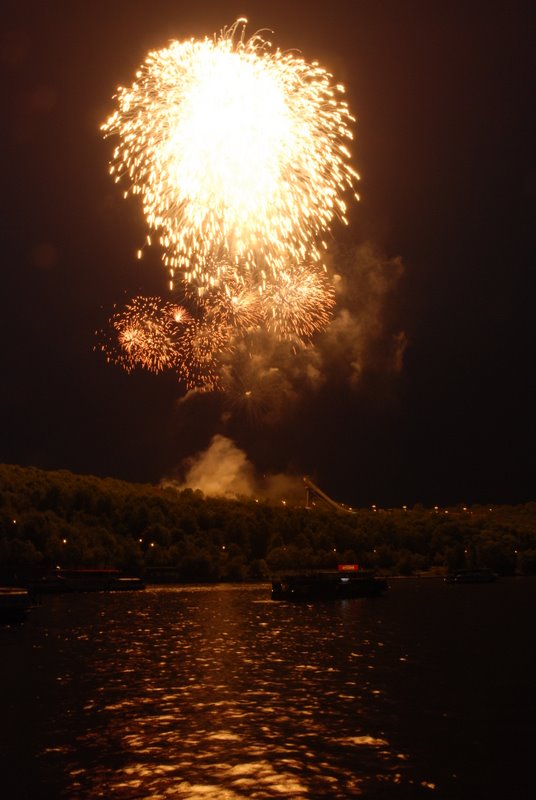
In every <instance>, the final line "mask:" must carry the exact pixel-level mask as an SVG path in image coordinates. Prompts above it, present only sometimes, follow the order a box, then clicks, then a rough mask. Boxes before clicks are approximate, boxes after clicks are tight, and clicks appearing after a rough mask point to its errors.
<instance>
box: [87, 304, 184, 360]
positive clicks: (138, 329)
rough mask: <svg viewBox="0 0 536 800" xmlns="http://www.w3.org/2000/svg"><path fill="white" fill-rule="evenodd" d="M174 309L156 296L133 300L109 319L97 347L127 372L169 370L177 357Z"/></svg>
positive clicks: (178, 325)
mask: <svg viewBox="0 0 536 800" xmlns="http://www.w3.org/2000/svg"><path fill="white" fill-rule="evenodd" d="M176 316H177V307H176V306H173V305H172V304H171V303H166V302H164V301H162V300H161V299H160V298H158V297H136V298H134V299H133V300H132V301H131V302H130V303H127V305H126V306H125V308H124V309H123V310H121V311H118V312H116V313H115V314H114V315H113V316H112V317H111V319H110V330H109V331H107V332H104V333H101V341H100V342H99V344H98V345H97V348H98V349H100V350H102V351H103V352H104V354H105V355H106V358H107V360H108V361H110V362H112V363H114V364H118V365H119V366H121V367H123V369H125V370H126V371H127V372H132V370H133V369H135V368H136V367H143V368H144V369H147V370H149V372H155V373H158V372H162V371H163V370H165V369H172V368H173V367H174V366H175V365H176V362H177V359H178V357H179V350H178V347H177V335H178V331H179V330H180V322H179V321H178V320H177V319H176Z"/></svg>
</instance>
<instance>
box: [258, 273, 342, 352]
mask: <svg viewBox="0 0 536 800" xmlns="http://www.w3.org/2000/svg"><path fill="white" fill-rule="evenodd" d="M261 305H262V314H263V321H264V326H265V328H266V330H268V331H269V332H270V333H274V334H275V335H276V336H277V337H278V338H280V339H293V338H295V337H298V338H300V339H305V340H307V339H309V338H310V337H311V336H312V335H313V334H314V333H316V332H317V331H321V330H323V329H324V328H326V327H327V325H328V324H329V321H330V319H331V315H332V311H333V306H334V305H335V291H334V289H333V286H332V285H331V284H330V282H329V280H328V278H327V275H326V273H325V272H324V271H323V270H321V269H318V268H316V267H314V266H311V265H306V264H301V265H299V266H295V267H293V269H292V270H289V271H288V272H281V273H280V274H279V275H278V276H277V279H276V280H273V281H269V282H267V283H266V285H265V287H264V289H263V290H262V293H261Z"/></svg>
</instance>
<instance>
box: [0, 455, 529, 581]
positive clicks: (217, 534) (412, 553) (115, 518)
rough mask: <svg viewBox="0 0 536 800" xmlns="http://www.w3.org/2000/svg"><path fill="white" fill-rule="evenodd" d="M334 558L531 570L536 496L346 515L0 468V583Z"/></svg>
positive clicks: (416, 569) (230, 571)
mask: <svg viewBox="0 0 536 800" xmlns="http://www.w3.org/2000/svg"><path fill="white" fill-rule="evenodd" d="M304 499H305V492H304ZM341 563H351V564H359V565H360V567H362V568H366V569H374V570H376V571H377V572H378V573H379V574H383V575H412V574H418V573H423V572H427V573H429V572H432V573H433V572H436V573H438V574H442V573H444V572H448V571H452V570H455V569H459V568H462V567H469V566H487V567H490V568H491V569H493V570H495V571H496V572H498V573H499V574H501V575H513V574H522V575H534V574H536V503H527V504H525V505H518V506H497V507H490V506H471V507H470V508H465V507H461V506H458V507H454V508H448V509H438V508H435V509H426V508H424V507H422V506H414V507H413V508H411V509H405V508H404V509H374V508H373V509H364V510H359V511H356V512H355V513H353V514H349V513H348V514H344V513H337V512H336V511H333V510H329V509H327V508H321V507H316V508H311V509H306V508H304V507H291V506H289V505H283V504H282V503H281V504H277V503H274V502H267V501H257V500H253V499H251V498H240V499H227V498H221V497H208V496H206V497H205V496H204V495H203V494H202V493H201V492H199V491H192V490H191V489H185V490H182V491H178V490H176V489H174V488H172V487H169V486H167V487H160V486H153V485H146V484H131V483H126V482H124V481H120V480H116V479H112V478H97V477H94V476H90V475H76V474H73V473H71V472H68V471H63V470H62V471H54V472H52V471H44V470H39V469H36V468H33V467H19V466H12V465H0V581H1V580H2V578H4V580H7V579H8V578H9V576H10V575H15V574H16V575H30V574H31V575H36V574H40V573H44V572H47V571H49V570H52V569H55V568H56V567H62V568H101V569H102V568H110V567H113V568H118V569H121V570H123V571H125V572H128V573H130V574H138V575H144V576H145V577H146V578H148V579H149V580H151V579H152V580H154V581H155V582H160V581H166V580H168V581H182V582H215V581H244V580H263V579H264V580H265V579H267V578H268V577H269V576H270V575H271V574H273V573H274V572H278V571H284V570H294V569H327V568H332V567H336V566H337V565H338V564H341Z"/></svg>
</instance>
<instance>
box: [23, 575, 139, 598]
mask: <svg viewBox="0 0 536 800" xmlns="http://www.w3.org/2000/svg"><path fill="white" fill-rule="evenodd" d="M29 588H30V589H31V590H32V591H34V592H37V593H38V594H63V593H68V592H124V591H133V590H139V589H144V588H145V584H144V582H143V580H142V579H141V578H138V577H135V576H129V575H123V573H122V572H120V571H119V570H118V569H57V570H55V571H54V572H51V573H49V574H47V575H43V576H42V577H41V578H39V579H38V580H36V581H33V582H32V583H31V585H30V587H29Z"/></svg>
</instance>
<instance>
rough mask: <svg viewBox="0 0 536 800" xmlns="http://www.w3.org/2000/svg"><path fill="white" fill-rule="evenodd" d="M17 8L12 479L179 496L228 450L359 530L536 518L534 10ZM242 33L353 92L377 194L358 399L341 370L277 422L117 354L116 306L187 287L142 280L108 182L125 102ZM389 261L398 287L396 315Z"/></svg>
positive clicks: (125, 214)
mask: <svg viewBox="0 0 536 800" xmlns="http://www.w3.org/2000/svg"><path fill="white" fill-rule="evenodd" d="M8 5H9V10H8V11H7V13H6V12H4V14H3V17H4V25H3V33H2V36H1V39H0V64H1V70H2V89H3V102H2V115H3V120H2V142H3V146H2V156H3V169H2V184H3V188H2V220H1V229H2V247H1V264H2V267H1V269H2V298H3V302H2V314H1V317H0V319H1V323H0V324H1V326H2V335H1V349H0V354H1V361H0V364H1V367H0V369H1V375H2V391H1V393H0V403H1V412H2V435H1V438H0V461H1V462H4V463H11V464H21V465H32V466H36V467H40V468H44V469H68V470H72V471H74V472H80V473H91V474H95V475H100V476H113V477H117V478H123V479H126V480H132V481H144V482H145V481H148V482H155V483H156V482H158V481H159V480H160V479H161V478H162V477H164V476H167V475H171V474H176V475H180V470H181V464H183V462H184V459H186V458H189V457H192V456H194V455H195V454H196V453H199V452H200V451H202V450H204V449H205V448H207V447H208V445H209V443H210V441H211V439H212V437H213V436H214V435H215V434H220V435H223V436H226V437H228V438H230V439H231V440H232V441H233V442H234V443H235V444H236V446H237V447H238V448H240V449H241V450H243V451H244V452H245V453H246V454H247V457H248V459H249V460H250V461H251V462H252V464H253V465H254V467H255V469H256V470H257V471H258V473H259V474H264V473H289V474H294V475H303V474H309V475H311V476H313V477H314V479H315V480H316V482H317V483H318V484H319V485H320V486H321V487H322V488H323V489H324V490H325V491H327V492H328V493H329V494H330V495H332V496H333V497H335V498H336V499H338V500H340V501H342V502H346V503H350V504H352V505H354V506H365V505H370V504H372V503H377V504H381V505H386V506H395V505H401V504H404V503H405V504H407V505H411V504H413V503H417V502H422V503H424V504H427V505H433V504H441V505H443V504H454V503H459V502H463V503H479V502H482V503H490V502H493V503H518V502H526V501H528V500H531V499H533V500H534V499H536V497H535V493H534V484H533V475H534V474H535V471H534V452H535V444H536V442H535V436H534V408H535V407H536V403H535V392H534V333H533V322H534V313H533V305H534V300H533V293H534V288H535V287H534V283H535V281H534V256H533V253H534V247H533V233H534V210H535V208H534V199H535V191H536V189H535V187H536V170H535V166H534V160H533V152H534V142H535V129H534V128H535V126H534V114H533V106H534V95H533V80H534V70H533V67H534V48H533V46H532V42H531V30H532V29H533V24H534V20H533V19H531V12H530V11H529V9H530V4H529V3H526V2H515V1H514V2H510V3H506V2H495V3H488V2H471V1H469V2H463V3H462V2H451V3H440V2H430V1H429V0H418V1H414V2H411V1H408V2H404V0H385V2H378V1H377V0H354V1H353V2H342V1H341V0H334V2H330V3H324V4H322V6H320V5H318V6H316V5H314V4H312V3H305V2H292V0H290V1H289V0H286V1H285V2H281V1H280V0H276V1H275V2H271V3H265V2H262V3H261V2H259V0H256V1H255V2H246V1H245V0H243V1H242V2H241V3H236V2H233V3H230V2H226V1H223V2H222V1H221V0H219V1H218V2H214V0H212V2H199V3H191V2H188V3H186V2H181V1H180V0H152V1H151V2H150V3H145V4H144V3H133V2H132V1H131V0H129V2H126V0H117V1H116V0H110V2H106V3H105V2H99V0H97V2H94V3H91V4H76V3H72V1H71V2H59V0H50V2H47V3H44V2H42V0H39V2H38V1H37V0H28V2H25V3H20V2H19V3H8ZM241 15H244V16H247V17H248V19H249V25H248V32H250V33H253V32H254V31H255V30H257V29H259V28H269V29H271V30H272V31H273V32H274V33H273V36H272V37H271V38H272V41H274V43H276V44H277V46H279V47H280V48H281V49H289V48H296V49H299V50H301V52H302V53H303V55H304V57H305V58H307V59H308V60H314V59H318V61H319V62H320V63H321V64H322V65H324V66H325V67H326V68H328V69H329V70H330V71H332V72H333V73H334V74H335V76H336V78H337V79H338V80H340V81H342V82H343V83H344V84H345V85H346V88H347V95H348V101H349V103H350V106H351V108H352V111H353V112H354V114H355V116H356V117H357V124H356V129H355V133H356V140H355V143H354V145H353V161H354V164H355V165H356V168H357V170H358V171H359V173H360V175H361V178H362V180H361V183H360V187H359V191H360V195H361V202H360V203H359V205H356V206H355V207H352V210H351V213H350V226H349V228H347V229H342V228H341V227H340V226H339V227H338V226H336V225H335V226H334V227H333V231H332V233H333V240H334V249H335V250H336V249H337V248H339V250H340V251H343V252H344V253H345V254H346V255H345V256H344V258H345V259H346V263H348V262H349V261H350V262H351V261H352V256H350V255H348V254H351V253H354V254H355V253H358V254H361V255H360V256H359V257H357V256H356V264H357V266H356V272H355V276H353V277H352V271H351V269H350V270H349V274H348V275H347V278H346V280H347V286H348V296H349V297H351V298H353V299H354V300H355V303H354V305H353V306H352V314H353V319H354V320H357V322H358V326H357V328H356V330H357V329H359V331H360V334H359V335H360V336H361V337H362V339H363V346H362V348H361V350H360V353H361V355H360V358H361V361H360V365H359V370H358V371H359V375H358V377H356V375H355V374H354V373H352V370H351V369H350V368H349V365H348V360H347V361H346V363H343V362H344V359H345V354H344V353H340V352H339V353H337V354H334V356H333V360H332V361H331V362H328V361H324V362H323V367H324V370H323V381H322V382H319V385H318V386H317V387H316V388H314V389H312V388H311V387H310V386H309V387H308V388H307V389H304V390H303V392H302V391H300V384H299V382H298V383H295V384H294V395H293V397H292V398H290V397H289V398H288V403H287V402H286V398H285V394H284V393H282V394H280V396H279V397H277V398H274V401H273V402H274V408H275V410H274V413H271V414H270V413H268V412H269V410H267V409H266V408H263V409H262V413H259V414H257V415H256V416H252V415H251V414H246V413H243V411H242V410H241V409H240V408H236V407H234V406H232V405H230V403H229V398H227V397H225V396H222V395H220V394H212V395H204V396H195V397H190V398H188V400H187V401H184V399H183V398H184V396H185V394H186V390H185V387H184V386H183V385H181V384H180V383H179V382H178V379H177V377H176V376H175V375H174V374H173V373H166V374H164V375H162V376H153V375H150V374H148V373H144V372H141V371H139V372H135V373H134V374H132V375H127V374H126V373H124V372H122V371H121V370H120V369H119V368H117V367H114V366H110V365H108V364H107V363H106V361H105V359H104V358H103V356H102V354H100V353H98V352H95V351H94V345H95V331H96V330H98V329H100V328H102V327H103V326H104V325H105V323H106V320H107V318H108V317H109V316H110V313H111V311H112V308H113V305H114V303H118V304H121V303H124V302H125V301H126V300H128V299H129V298H130V297H132V296H134V295H136V294H145V295H149V294H151V293H152V294H155V293H156V294H163V293H164V292H165V285H166V277H167V276H166V274H165V271H164V268H163V267H162V266H161V262H160V253H159V251H158V248H157V247H154V248H152V249H151V250H150V251H148V252H147V253H146V256H145V258H144V259H143V260H142V261H137V260H136V259H135V253H136V250H137V249H138V247H140V245H141V244H142V243H143V241H144V237H145V233H146V228H145V224H144V220H143V218H142V213H141V209H140V206H139V204H138V203H137V202H136V200H135V199H132V200H129V201H125V200H123V197H122V190H121V188H120V187H118V186H116V185H115V184H114V183H113V181H112V180H111V178H110V177H109V175H108V161H109V159H110V156H111V152H112V148H113V144H112V143H111V142H110V141H106V140H104V139H103V138H102V136H101V133H100V131H99V125H100V124H101V123H102V122H103V121H104V120H105V119H106V117H107V116H108V115H109V114H110V113H111V112H112V111H113V102H112V95H113V94H114V92H115V89H116V87H117V86H118V85H119V84H120V83H123V84H124V85H128V84H129V83H131V81H132V79H133V76H134V72H135V70H136V68H137V66H138V65H139V64H140V63H141V62H142V61H143V59H144V57H145V55H146V53H147V51H148V50H150V49H156V48H160V47H163V46H165V45H166V43H167V42H168V41H169V40H170V39H173V38H176V39H179V40H181V39H186V38H190V37H192V36H193V37H196V38H197V37H203V36H205V35H212V33H213V32H215V31H219V30H220V29H221V28H222V27H223V26H224V25H228V24H230V23H232V22H233V21H234V19H236V18H237V17H239V16H241ZM364 252H365V253H369V254H370V253H373V254H374V255H373V256H371V257H372V258H373V259H376V260H377V261H378V263H381V264H383V267H382V270H383V271H382V272H381V276H383V278H385V281H384V282H383V283H381V288H380V289H378V287H377V286H376V290H375V293H374V292H373V293H372V295H370V281H368V279H367V277H366V275H364V274H363V272H362V271H361V270H362V269H363V253H364ZM339 257H340V256H339ZM365 261H366V259H365ZM354 278H355V280H354ZM354 300H352V302H354ZM359 320H361V322H360V323H359ZM397 343H398V349H397ZM402 343H404V344H405V349H404V347H403V346H402ZM181 399H182V401H181ZM276 412H277V413H276Z"/></svg>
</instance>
